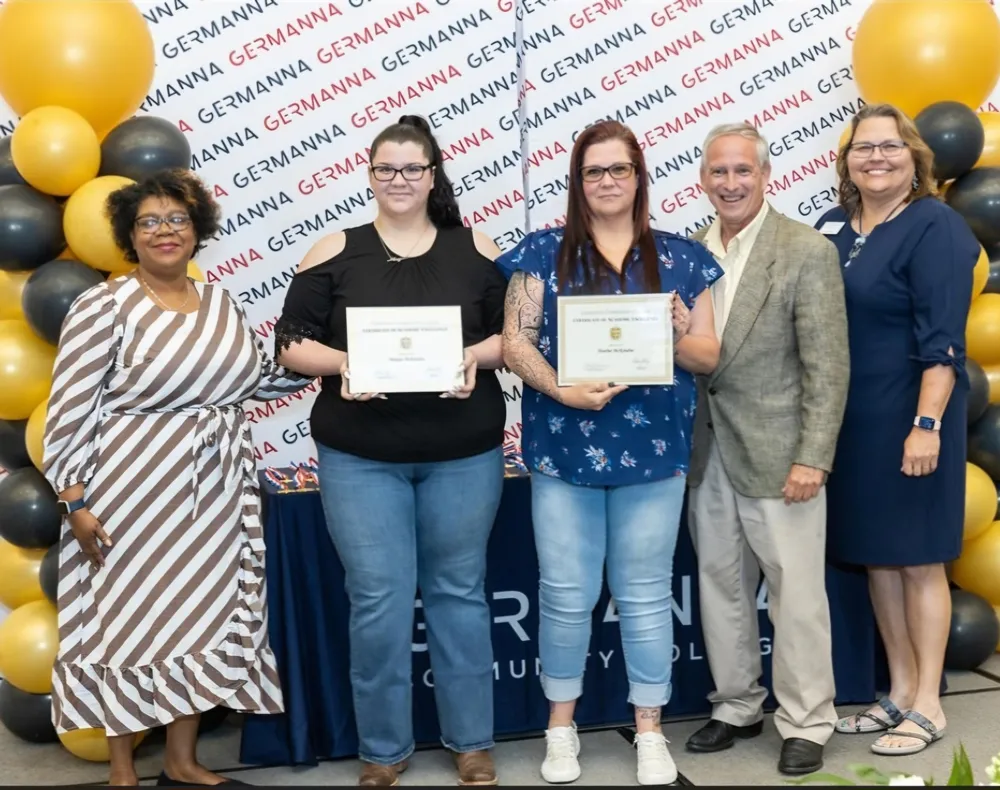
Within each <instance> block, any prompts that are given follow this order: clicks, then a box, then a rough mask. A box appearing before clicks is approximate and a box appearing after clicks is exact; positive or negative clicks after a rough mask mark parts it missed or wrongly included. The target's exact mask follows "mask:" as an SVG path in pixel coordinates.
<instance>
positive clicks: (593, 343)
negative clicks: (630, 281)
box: [556, 293, 674, 387]
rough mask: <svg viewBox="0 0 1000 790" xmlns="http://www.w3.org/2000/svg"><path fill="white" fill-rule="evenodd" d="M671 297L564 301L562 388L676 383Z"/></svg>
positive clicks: (560, 304)
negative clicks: (577, 385)
mask: <svg viewBox="0 0 1000 790" xmlns="http://www.w3.org/2000/svg"><path fill="white" fill-rule="evenodd" d="M671 299H672V296H671V294H664V293H657V294H618V295H614V296H603V295H601V296H560V297H558V298H557V300H556V310H557V316H558V319H557V320H558V324H559V346H558V350H559V371H558V382H559V386H560V387H569V386H572V385H574V384H594V383H608V384H629V385H636V386H669V385H671V384H673V383H674V325H673V322H672V318H671V316H672V313H671Z"/></svg>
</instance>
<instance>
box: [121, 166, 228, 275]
mask: <svg viewBox="0 0 1000 790" xmlns="http://www.w3.org/2000/svg"><path fill="white" fill-rule="evenodd" d="M146 198H169V199H171V200H176V201H177V202H178V203H180V204H181V205H182V206H184V207H185V208H186V209H187V213H188V216H189V217H191V224H192V225H193V226H194V238H195V245H194V252H195V255H197V254H198V252H199V251H200V250H203V249H205V243H206V242H207V241H208V240H209V239H212V238H214V237H215V235H216V234H217V233H218V232H219V226H220V218H221V215H222V212H221V209H220V208H219V204H218V203H216V202H215V198H213V197H212V193H211V192H210V191H209V190H208V187H206V186H205V185H204V184H203V183H202V181H201V179H200V178H198V176H196V175H195V174H194V173H192V172H191V171H190V170H180V169H178V170H161V171H160V172H157V173H154V174H153V175H151V176H149V177H147V178H145V179H143V180H142V181H139V182H137V183H135V184H129V185H128V186H125V187H122V188H121V189H118V190H115V191H114V192H112V193H111V194H110V195H108V200H107V204H106V210H107V215H108V218H109V219H110V220H111V232H112V233H113V235H114V238H115V244H117V245H118V247H119V248H120V249H121V251H122V252H123V253H125V259H126V260H127V261H130V262H131V263H138V262H139V256H138V255H136V252H135V246H134V245H133V244H132V231H133V229H134V228H135V220H136V217H137V216H138V215H139V206H141V205H142V201H144V200H145V199H146Z"/></svg>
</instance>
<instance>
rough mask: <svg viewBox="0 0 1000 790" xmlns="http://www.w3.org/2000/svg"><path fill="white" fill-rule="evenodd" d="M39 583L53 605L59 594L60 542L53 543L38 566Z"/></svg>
mask: <svg viewBox="0 0 1000 790" xmlns="http://www.w3.org/2000/svg"><path fill="white" fill-rule="evenodd" d="M38 583H39V585H40V586H41V588H42V592H43V593H45V597H46V598H48V599H49V602H50V603H52V604H53V605H54V604H55V603H56V597H57V596H58V595H59V544H58V543H53V544H52V545H51V546H50V547H49V550H48V551H47V552H45V556H44V557H42V562H41V564H40V565H39V568H38Z"/></svg>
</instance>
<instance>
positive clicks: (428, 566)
mask: <svg viewBox="0 0 1000 790" xmlns="http://www.w3.org/2000/svg"><path fill="white" fill-rule="evenodd" d="M316 449H317V451H318V454H319V482H320V491H321V496H322V500H323V509H324V511H325V512H326V520H327V525H328V527H329V530H330V536H331V537H332V539H333V544H334V547H335V548H336V549H337V553H338V554H339V555H340V560H341V562H342V563H343V565H344V571H345V574H346V588H347V595H348V598H349V600H350V604H351V614H350V651H351V687H352V690H353V695H354V715H355V720H356V721H357V726H358V740H359V742H360V743H359V757H360V758H361V759H362V760H364V761H366V762H370V763H376V764H380V765H394V764H395V763H398V762H400V761H401V760H404V759H406V758H407V757H409V756H410V754H412V753H413V748H414V740H413V712H412V685H411V676H412V667H413V656H412V652H411V651H412V648H411V646H412V643H413V618H414V603H415V600H416V592H417V585H418V583H419V585H420V595H421V598H422V600H423V610H424V617H425V618H426V621H427V645H428V650H429V653H430V659H431V669H432V671H433V673H434V696H435V701H436V703H437V711H438V719H439V722H440V726H441V741H442V743H443V744H444V745H445V746H446V747H447V748H448V749H451V750H452V751H455V752H471V751H477V750H480V749H489V748H492V746H493V645H492V641H491V637H490V627H491V617H490V610H489V606H488V604H487V602H486V591H485V580H486V545H487V543H488V541H489V537H490V532H491V530H492V529H493V520H494V518H495V517H496V513H497V509H498V508H499V506H500V496H501V494H502V493H503V451H502V450H501V449H500V448H499V447H498V448H497V449H496V450H491V451H490V452H488V453H485V454H483V455H478V456H475V457H472V458H463V459H460V460H457V461H446V462H441V463H426V464H398V463H385V462H380V461H370V460H367V459H364V458H359V457H357V456H354V455H348V454H345V453H341V452H337V451H335V450H331V449H330V448H328V447H323V446H321V445H319V444H317V448H316Z"/></svg>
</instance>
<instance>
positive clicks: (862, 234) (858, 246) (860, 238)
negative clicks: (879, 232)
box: [844, 195, 910, 269]
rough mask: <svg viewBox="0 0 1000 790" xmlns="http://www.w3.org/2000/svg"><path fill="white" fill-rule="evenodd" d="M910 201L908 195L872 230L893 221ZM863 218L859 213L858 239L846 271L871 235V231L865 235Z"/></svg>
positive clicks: (850, 254)
mask: <svg viewBox="0 0 1000 790" xmlns="http://www.w3.org/2000/svg"><path fill="white" fill-rule="evenodd" d="M909 199H910V196H909V195H907V196H906V197H904V198H903V199H902V200H900V201H899V202H898V203H897V204H896V206H895V207H894V208H893V210H892V211H890V212H889V213H888V214H886V216H885V219H884V220H882V222H876V223H875V225H874V226H873V227H872V230H875V228H877V227H878V226H879V225H881V224H882V223H883V222H888V221H889V220H890V219H892V215H893V214H895V213H896V212H897V211H898V210H899V208H900V206H902V205H903V204H904V203H906V201H907V200H909ZM861 216H862V212H861V211H858V237H857V238H856V239H855V240H854V244H852V245H851V251H850V252H849V253H848V255H847V263H845V264H844V268H845V269H846V268H847V267H848V266H850V265H851V261H853V260H854V259H855V258H857V257H858V256H859V255H860V254H861V249H862V248H863V247H864V246H865V242H866V241H868V236H869V235H871V231H868V233H865V229H864V225H863V224H862V222H861Z"/></svg>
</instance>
